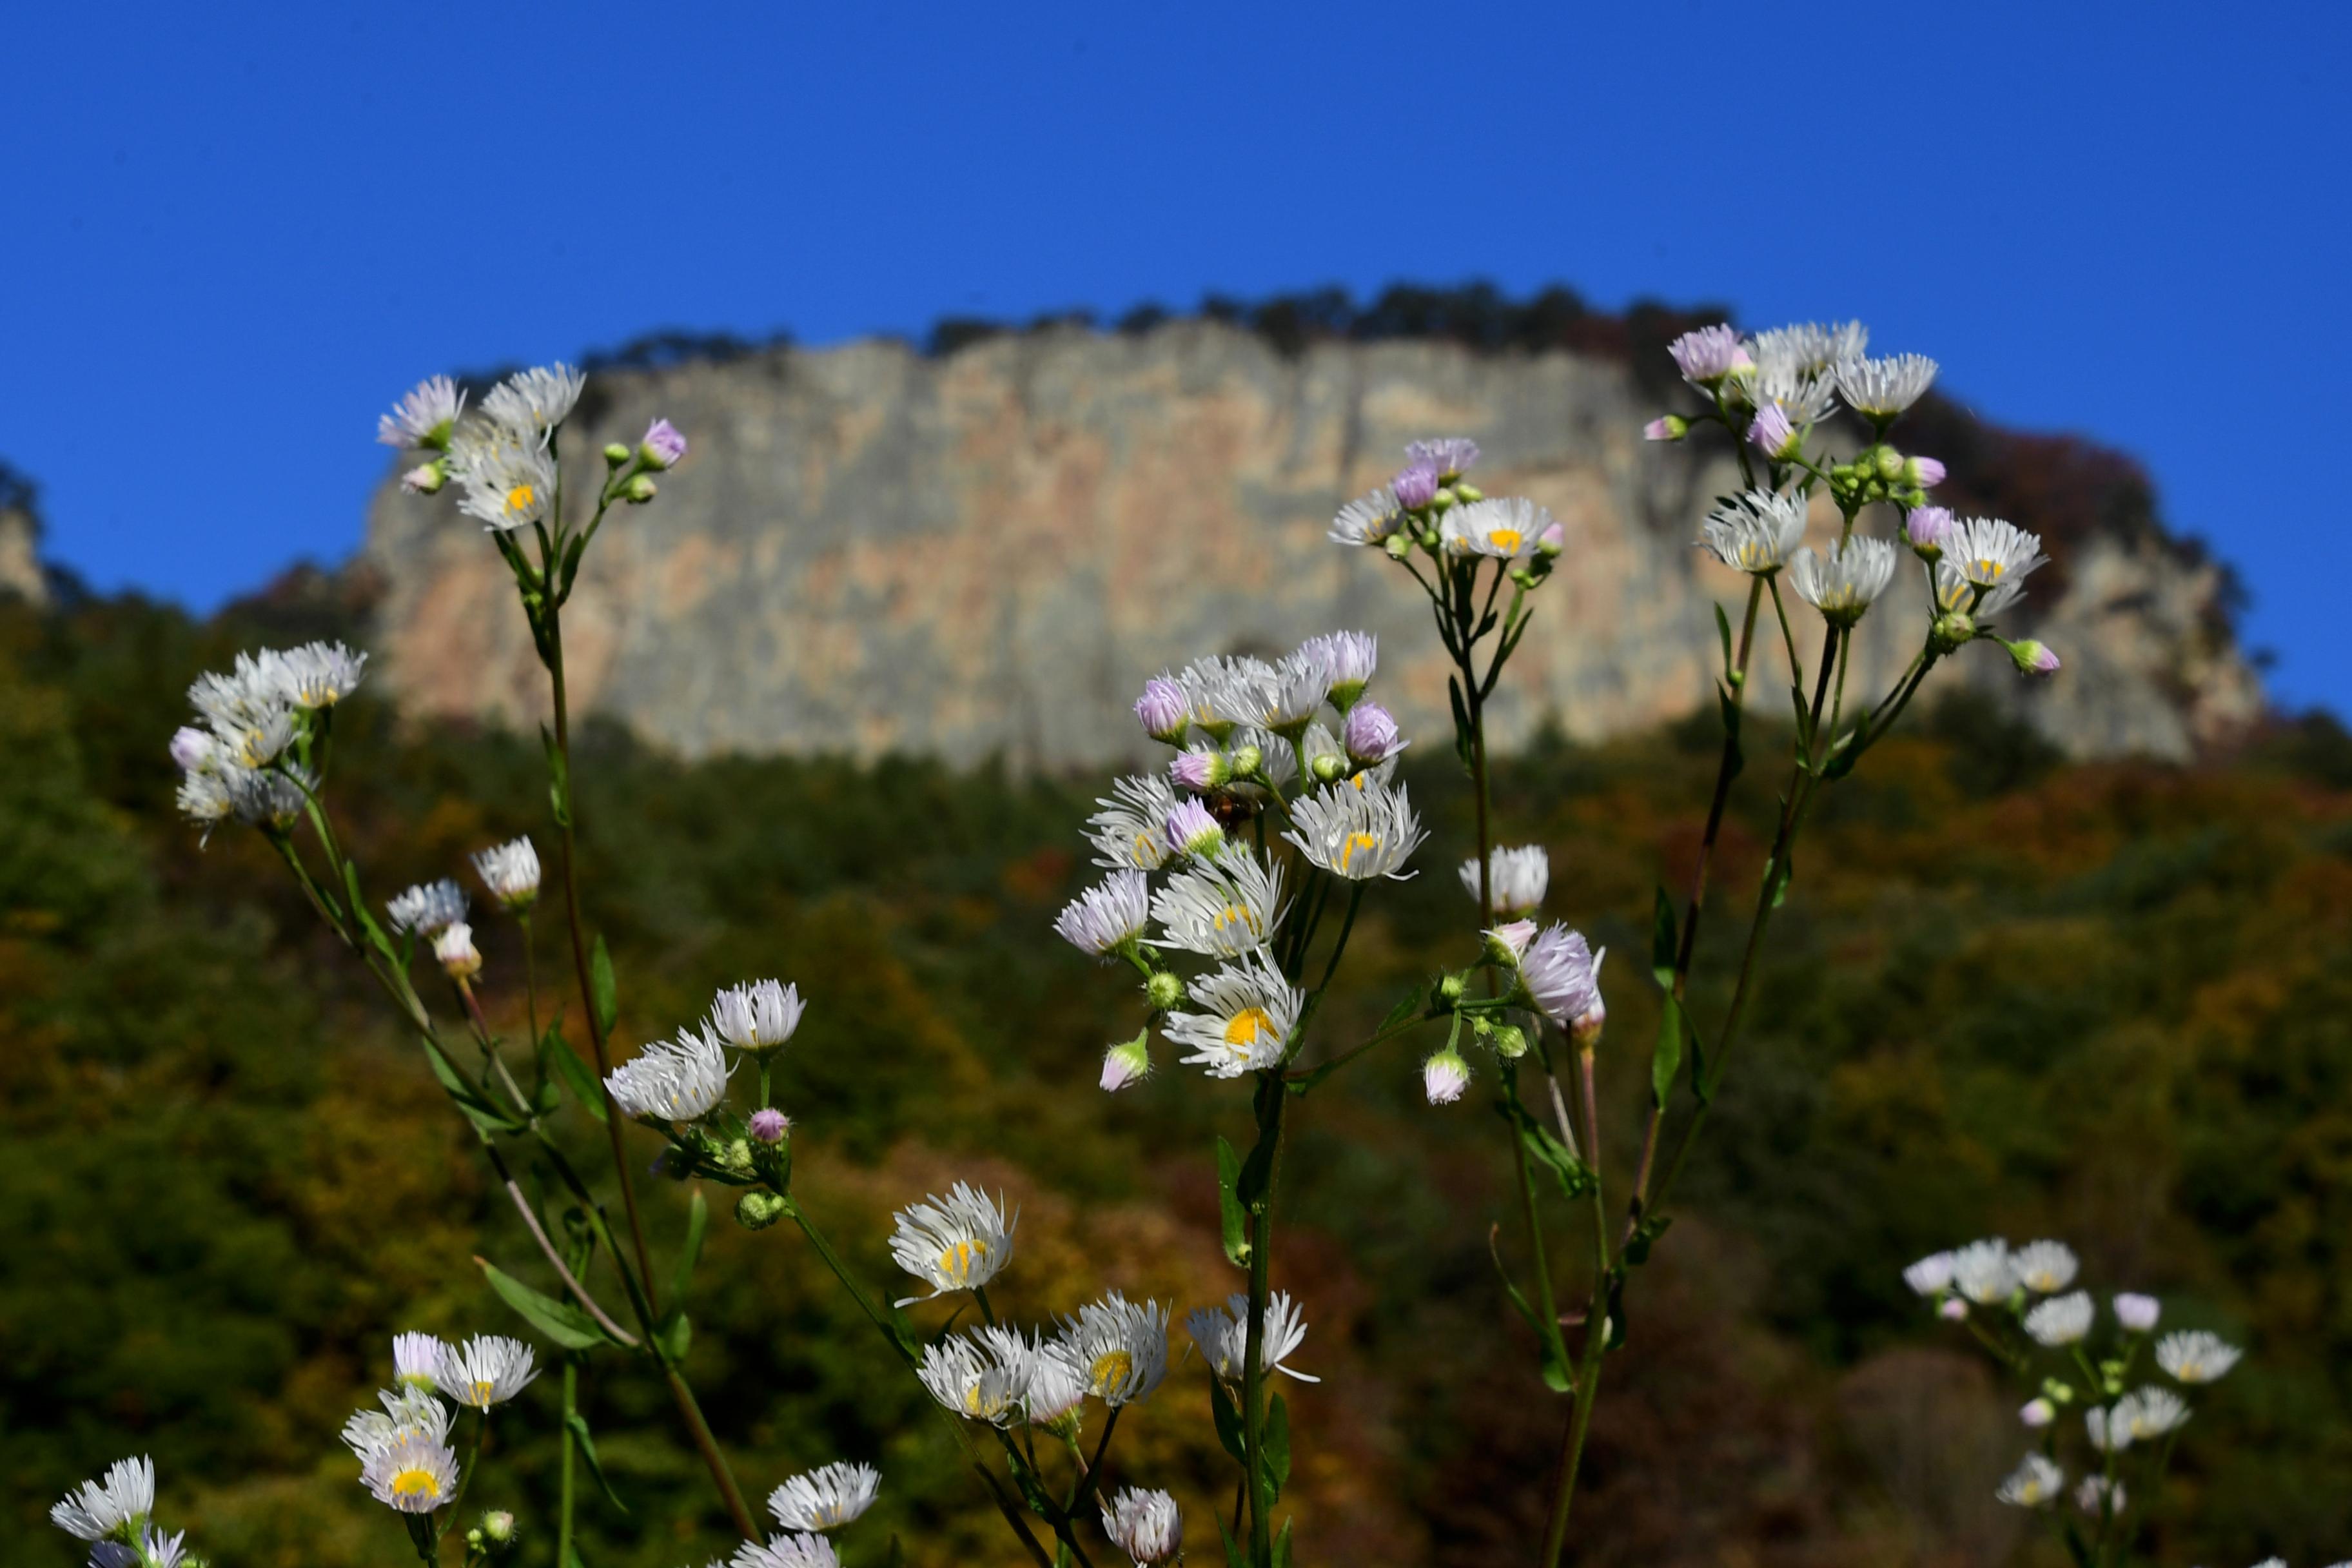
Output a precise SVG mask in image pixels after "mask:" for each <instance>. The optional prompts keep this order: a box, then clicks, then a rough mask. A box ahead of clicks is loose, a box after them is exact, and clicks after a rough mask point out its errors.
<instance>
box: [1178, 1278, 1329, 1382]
mask: <svg viewBox="0 0 2352 1568" xmlns="http://www.w3.org/2000/svg"><path fill="white" fill-rule="evenodd" d="M1184 1328H1185V1331H1187V1332H1189V1333H1190V1334H1191V1335H1192V1343H1193V1345H1194V1346H1195V1347H1197V1348H1198V1349H1199V1351H1200V1352H1201V1357H1202V1360H1203V1361H1206V1362H1207V1363H1209V1370H1210V1371H1211V1372H1213V1373H1216V1375H1217V1378H1218V1380H1219V1381H1220V1382H1223V1383H1227V1384H1239V1383H1240V1382H1241V1381H1242V1373H1243V1370H1244V1368H1245V1367H1246V1366H1247V1365H1248V1364H1249V1298H1248V1297H1247V1296H1229V1297H1227V1298H1226V1299H1225V1310H1223V1311H1222V1312H1221V1311H1219V1310H1217V1309H1216V1308H1214V1307H1202V1309H1200V1310H1198V1311H1195V1312H1192V1313H1190V1314H1188V1315H1187V1316H1186V1317H1185V1319H1184ZM1306 1338H1307V1315H1306V1314H1305V1313H1304V1312H1303V1311H1301V1310H1299V1306H1298V1303H1297V1302H1296V1301H1294V1300H1291V1299H1290V1292H1289V1291H1287V1290H1276V1292H1275V1293H1274V1294H1273V1295H1271V1296H1269V1297H1268V1298H1266V1303H1265V1332H1264V1333H1263V1334H1262V1335H1261V1336H1260V1337H1259V1340H1258V1358H1257V1359H1258V1370H1259V1371H1260V1372H1262V1373H1263V1372H1279V1373H1282V1374H1284V1375H1285V1376H1286V1377H1295V1378H1297V1380H1298V1381H1299V1382H1301V1383H1320V1382H1322V1381H1323V1380H1322V1379H1321V1378H1319V1377H1309V1376H1308V1375H1307V1373H1303V1372H1298V1371H1296V1370H1294V1369H1293V1368H1290V1367H1286V1366H1285V1365H1283V1364H1282V1363H1283V1362H1284V1361H1285V1360H1286V1359H1287V1358H1288V1356H1289V1355H1290V1352H1293V1351H1295V1350H1297V1348H1298V1347H1299V1344H1300V1342H1303V1341H1304V1340H1305V1339H1306Z"/></svg>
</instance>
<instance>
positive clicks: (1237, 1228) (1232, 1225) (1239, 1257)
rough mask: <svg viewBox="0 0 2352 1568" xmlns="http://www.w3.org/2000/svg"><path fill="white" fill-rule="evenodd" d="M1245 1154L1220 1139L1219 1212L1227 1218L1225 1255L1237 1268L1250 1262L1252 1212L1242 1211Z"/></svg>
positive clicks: (1225, 1225)
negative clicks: (1245, 1212) (1236, 1151)
mask: <svg viewBox="0 0 2352 1568" xmlns="http://www.w3.org/2000/svg"><path fill="white" fill-rule="evenodd" d="M1241 1173H1242V1157H1241V1156H1240V1155H1239V1154H1236V1153H1234V1146H1233V1145H1232V1144H1231V1143H1228V1142H1225V1141H1224V1140H1223V1138H1220V1139H1218V1140H1217V1215H1218V1217H1219V1218H1220V1219H1222V1220H1223V1222H1224V1230H1225V1258H1226V1259H1227V1260H1228V1261H1229V1262H1231V1263H1232V1264H1233V1265H1234V1267H1235V1268H1244V1267H1246V1266H1247V1265H1248V1263H1249V1253H1250V1244H1249V1216H1248V1215H1245V1214H1244V1213H1243V1211H1242V1200H1241V1196H1240V1194H1238V1193H1237V1192H1236V1191H1235V1190H1234V1189H1235V1188H1236V1187H1238V1186H1239V1185H1240V1183H1241Z"/></svg>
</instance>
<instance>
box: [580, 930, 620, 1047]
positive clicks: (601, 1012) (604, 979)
mask: <svg viewBox="0 0 2352 1568" xmlns="http://www.w3.org/2000/svg"><path fill="white" fill-rule="evenodd" d="M588 993H589V995H590V997H591V998H592V999H593V1001H594V1003H595V1005H596V1030H597V1032H598V1033H599V1034H602V1035H604V1036H607V1037H609V1036H611V1034H612V1033H613V1026H614V1024H615V1023H618V1022H619V1021H620V1017H621V988H620V983H619V982H618V981H616V980H614V978H613V954H612V952H611V951H610V950H609V949H607V948H606V947H605V946H604V932H603V931H598V932H597V933H596V948H595V951H594V952H592V953H590V954H589V955H588Z"/></svg>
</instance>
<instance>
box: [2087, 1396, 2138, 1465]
mask: <svg viewBox="0 0 2352 1568" xmlns="http://www.w3.org/2000/svg"><path fill="white" fill-rule="evenodd" d="M2126 1414H2127V1412H2126V1411H2125V1409H2124V1407H2123V1402H2122V1401H2121V1400H2118V1401H2116V1408H2115V1411H2114V1412H2113V1413H2112V1414H2111V1413H2109V1412H2108V1411H2105V1410H2102V1409H2100V1408H2099V1407H2098V1406H2097V1405H2093V1406H2092V1407H2091V1408H2090V1409H2088V1410H2085V1411H2084V1412H2083V1431H2084V1436H2088V1437H2089V1438H2090V1440H2091V1447H2094V1448H2096V1449H2097V1450H2098V1451H2099V1452H2100V1453H2102V1454H2120V1453H2122V1452H2123V1451H2124V1450H2125V1449H2126V1448H2128V1447H2131V1444H2132V1432H2131V1423H2130V1422H2129V1421H2128V1420H2124V1419H2120V1418H2119V1417H2122V1416H2124V1415H2126Z"/></svg>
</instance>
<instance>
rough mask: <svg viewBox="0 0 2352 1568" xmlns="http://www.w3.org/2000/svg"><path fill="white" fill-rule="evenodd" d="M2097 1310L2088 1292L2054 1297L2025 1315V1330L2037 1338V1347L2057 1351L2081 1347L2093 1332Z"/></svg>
mask: <svg viewBox="0 0 2352 1568" xmlns="http://www.w3.org/2000/svg"><path fill="white" fill-rule="evenodd" d="M2096 1310H2097V1309H2096V1308H2095V1307H2093V1306H2092V1305H2091V1295H2090V1292H2089V1291H2087V1290H2077V1291H2075V1292H2074V1294H2073V1295H2071V1296H2053V1297H2051V1298H2050V1300H2047V1301H2042V1302H2039V1303H2037V1304H2036V1305H2035V1306H2034V1309H2033V1310H2032V1311H2030V1312H2028V1313H2026V1314H2025V1331H2026V1332H2027V1333H2029V1334H2031V1335H2032V1336H2033V1339H2034V1342H2036V1343H2037V1344H2044V1345H2050V1346H2052V1347H2053V1348H2054V1347H2056V1346H2059V1345H2074V1344H2080V1343H2082V1342H2083V1340H2084V1337H2085V1336H2086V1335H2088V1334H2089V1333H2090V1331H2091V1319H2092V1317H2093V1316H2094V1315H2095V1312H2096Z"/></svg>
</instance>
